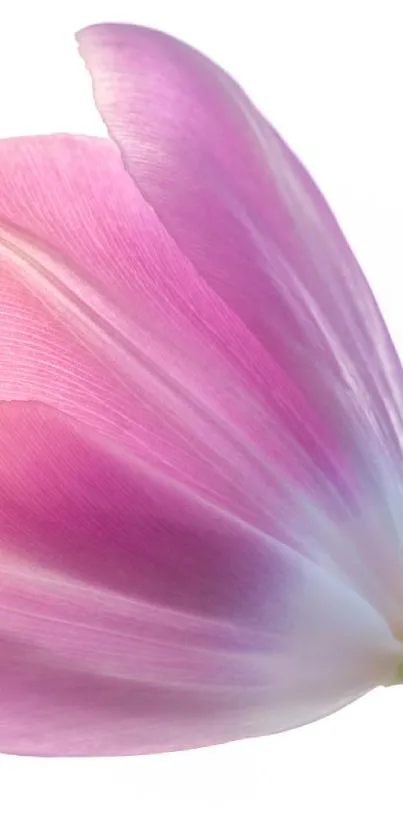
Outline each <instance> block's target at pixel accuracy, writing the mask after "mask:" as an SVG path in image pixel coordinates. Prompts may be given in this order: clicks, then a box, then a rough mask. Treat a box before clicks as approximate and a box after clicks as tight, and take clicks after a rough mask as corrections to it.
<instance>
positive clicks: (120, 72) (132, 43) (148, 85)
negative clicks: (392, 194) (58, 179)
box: [78, 24, 403, 457]
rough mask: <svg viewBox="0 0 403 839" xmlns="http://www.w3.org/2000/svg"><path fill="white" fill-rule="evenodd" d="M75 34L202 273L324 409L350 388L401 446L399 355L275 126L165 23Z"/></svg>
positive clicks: (163, 212) (128, 149)
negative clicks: (159, 27)
mask: <svg viewBox="0 0 403 839" xmlns="http://www.w3.org/2000/svg"><path fill="white" fill-rule="evenodd" d="M78 43H79V48H80V52H81V54H82V56H83V58H84V60H85V62H86V64H87V67H88V69H89V71H90V73H91V76H92V79H93V84H94V93H95V99H96V102H97V105H98V107H99V110H100V112H101V115H102V116H103V118H104V119H105V122H106V125H107V127H108V129H109V131H110V133H111V136H112V137H113V138H114V139H115V140H116V142H117V144H118V146H119V148H120V150H121V152H122V156H123V160H124V163H125V165H126V167H127V170H128V171H129V173H130V174H131V175H132V177H133V179H134V180H135V182H136V184H137V185H138V186H139V188H140V190H141V191H142V193H143V195H144V197H145V198H146V200H147V201H148V202H149V203H150V205H151V206H152V207H153V208H154V210H155V211H156V212H157V214H158V216H159V218H160V219H161V220H162V222H163V224H164V226H165V228H166V229H167V230H168V231H169V232H170V233H171V235H172V236H173V238H174V239H175V241H176V242H177V243H178V245H179V247H180V249H181V251H182V252H183V253H184V254H186V256H187V257H188V258H189V259H190V260H191V262H192V264H193V265H194V266H195V267H196V269H197V270H198V272H199V273H200V275H201V276H202V277H203V278H204V280H205V282H206V283H208V285H209V287H210V288H211V289H213V290H214V292H215V293H217V295H218V296H219V298H220V299H222V300H223V301H224V302H225V303H226V304H227V305H228V306H229V307H230V308H231V311H232V312H233V313H236V314H237V315H238V316H239V317H240V318H241V319H242V322H243V323H244V324H245V326H246V327H247V328H248V330H249V331H250V332H251V333H252V334H253V335H255V336H256V337H257V338H258V340H259V343H260V344H261V346H263V347H264V348H265V349H267V350H268V351H269V354H270V356H271V357H272V358H273V357H274V358H275V359H276V360H277V361H278V363H279V364H281V369H282V372H283V374H285V375H286V376H287V374H288V375H290V376H291V378H292V380H294V381H295V376H296V374H297V373H299V376H300V377H301V378H302V377H303V376H305V377H306V378H307V381H306V382H305V387H306V390H307V391H308V392H309V394H310V401H311V403H313V404H316V405H317V406H318V407H319V408H320V409H321V411H322V412H323V409H324V408H326V406H325V405H324V404H323V402H324V398H323V389H324V386H325V383H326V382H328V384H329V393H326V397H327V400H328V408H329V410H328V413H329V416H330V417H331V419H332V423H333V424H334V422H335V419H336V420H337V422H338V421H339V420H340V417H339V415H338V414H339V412H338V413H337V415H335V401H336V400H335V396H336V394H335V393H334V390H338V391H339V394H338V395H339V396H340V397H341V399H342V400H344V395H345V393H346V392H347V393H348V394H349V398H350V402H352V401H353V400H354V401H355V400H359V401H360V413H361V414H363V412H364V410H365V411H366V412H367V413H368V414H370V416H368V417H366V420H367V424H368V422H372V423H373V424H375V425H376V429H377V430H380V431H381V432H382V433H384V434H385V435H386V436H387V439H388V444H389V446H390V447H393V448H394V449H395V451H396V450H397V451H398V453H399V457H401V439H402V429H401V417H402V410H403V405H402V399H403V396H402V394H403V388H402V375H401V367H400V363H399V362H398V360H397V358H396V355H395V353H394V350H393V348H392V347H391V342H390V339H389V337H388V335H387V332H386V330H385V326H384V324H383V322H382V319H381V318H380V316H379V312H378V309H377V306H376V304H375V302H374V300H373V297H372V295H371V292H370V290H369V288H368V285H367V283H366V281H365V279H364V278H363V276H362V274H361V271H360V269H359V267H358V265H357V263H356V261H355V259H354V257H353V256H352V254H351V251H350V249H349V248H348V245H347V243H346V242H345V240H344V238H343V235H342V234H341V232H340V229H339V228H338V226H337V224H336V222H335V219H334V218H333V216H332V214H331V212H330V211H329V208H328V207H327V205H326V203H325V201H324V200H323V198H322V196H321V194H320V193H319V191H318V189H317V188H316V186H315V185H314V183H313V182H312V181H311V179H310V177H309V175H308V174H307V172H306V171H305V170H304V169H303V167H302V166H301V164H300V163H299V161H298V160H297V159H296V157H295V156H294V155H293V154H292V152H291V151H290V150H289V149H288V148H287V146H286V145H285V143H284V142H283V141H282V140H281V138H280V137H279V136H278V135H277V133H276V132H275V131H274V129H273V128H272V126H270V125H269V124H268V123H267V122H266V121H265V120H264V119H263V117H262V116H261V114H260V113H259V112H258V111H257V110H256V109H255V108H254V106H253V105H252V103H251V102H250V101H249V99H248V98H247V97H246V95H245V94H244V93H243V91H242V90H241V89H240V88H239V87H238V85H237V84H236V83H235V82H234V81H233V80H232V79H231V78H230V77H229V76H228V75H227V74H225V73H224V72H223V71H222V70H220V69H219V68H218V67H217V66H215V65H214V64H213V63H212V62H211V61H209V60H208V59H207V58H205V57H204V56H202V55H201V54H199V53H198V52H196V51H195V50H193V49H191V48H190V47H188V46H187V45H185V44H183V43H181V42H179V41H176V40H175V39H173V38H171V37H170V36H167V35H165V34H163V33H161V32H157V31H153V30H149V29H146V28H141V27H135V26H127V25H119V24H109V25H108V24H100V25H96V26H92V27H89V28H88V29H85V30H83V31H82V32H80V33H79V34H78ZM318 379H319V385H320V388H319V390H318ZM340 391H341V393H340ZM318 402H319V405H318ZM361 403H362V404H361ZM342 420H343V417H342ZM351 421H352V416H351V411H350V412H349V425H350V426H351ZM358 423H359V424H360V425H361V423H362V417H361V416H360V417H359V418H358ZM396 438H397V439H396Z"/></svg>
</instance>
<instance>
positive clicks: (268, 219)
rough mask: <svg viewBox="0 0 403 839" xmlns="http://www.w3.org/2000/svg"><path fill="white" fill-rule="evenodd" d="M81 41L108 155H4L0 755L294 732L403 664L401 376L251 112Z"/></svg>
mask: <svg viewBox="0 0 403 839" xmlns="http://www.w3.org/2000/svg"><path fill="white" fill-rule="evenodd" d="M78 41H79V47H80V51H81V53H82V55H83V57H84V58H85V61H86V63H87V66H88V68H89V70H90V72H91V74H92V78H93V82H94V90H95V98H96V101H97V104H98V107H99V109H100V112H101V114H102V116H103V117H104V119H105V121H106V124H107V126H108V128H109V130H110V134H111V137H112V139H111V140H98V139H95V138H84V137H70V136H52V137H36V138H21V139H12V140H6V141H1V142H0V272H1V287H0V397H1V400H2V401H1V407H0V541H1V545H2V553H1V561H0V584H1V594H0V647H1V649H0V662H1V664H2V671H1V673H2V680H1V695H0V749H1V750H3V751H6V752H17V753H24V754H38V755H104V754H105V755H106V754H134V753H144V752H153V751H163V750H170V749H180V748H191V747H197V746H202V745H209V744H213V743H218V742H223V741H225V740H229V739H235V738H240V737H247V736H257V735H262V734H268V733H272V732H276V731H281V730H283V729H286V728H291V727H293V726H297V725H301V724H304V723H306V722H309V721H312V720H314V719H317V718H318V717H320V716H323V715H325V714H327V713H330V712H331V711H333V710H336V709H337V708H339V707H341V706H342V705H344V704H346V703H347V702H349V701H352V700H353V699H355V698H357V697H358V696H360V695H361V694H363V693H364V692H365V691H367V690H370V689H371V688H372V687H375V686H376V685H378V684H388V683H389V682H392V681H393V679H394V677H395V673H396V671H397V666H398V663H399V660H400V658H401V645H400V643H399V642H398V641H397V640H396V638H397V637H399V635H400V634H401V629H402V627H401V617H400V615H401V603H402V602H403V571H402V561H401V546H402V525H401V515H400V511H401V503H402V452H401V440H402V421H401V417H402V393H403V388H402V374H401V368H400V363H399V361H398V359H397V357H396V354H395V352H394V349H393V347H392V345H391V342H390V339H389V336H388V333H387V331H386V328H385V326H384V323H383V321H382V318H381V316H380V314H379V310H378V308H377V306H376V303H375V302H374V300H373V297H372V294H371V292H370V290H369V288H368V286H367V284H366V281H365V279H364V278H363V276H362V274H361V272H360V269H359V267H358V265H357V263H356V262H355V260H354V257H353V256H352V254H351V252H350V250H349V248H348V246H347V244H346V242H345V240H344V238H343V236H342V234H341V232H340V230H339V228H338V226H337V224H336V222H335V220H334V218H333V217H332V215H331V213H330V211H329V209H328V208H327V206H326V204H325V202H324V200H323V198H322V197H321V196H320V194H319V192H318V191H317V189H316V187H315V186H314V184H313V183H312V181H311V180H310V179H309V176H308V175H307V173H306V172H305V170H304V169H303V168H302V167H301V164H300V163H299V162H298V161H297V160H296V158H295V157H294V156H293V155H292V153H291V152H290V151H289V150H288V148H287V147H286V146H285V144H284V143H283V141H282V140H281V139H280V138H279V136H278V135H277V134H276V133H275V132H274V130H273V129H272V128H271V126H270V125H268V124H267V123H266V122H265V120H264V119H263V117H262V116H261V115H260V114H259V113H258V112H257V111H256V110H255V109H254V107H253V106H252V104H251V103H250V102H249V100H248V99H247V98H246V97H245V94H244V93H243V92H242V91H241V90H240V88H238V86H237V85H236V84H235V83H234V82H233V81H232V80H231V79H230V78H229V77H227V76H226V75H225V74H224V73H223V72H222V71H221V70H219V69H218V68H217V67H215V66H214V65H213V64H212V63H211V62H209V61H208V60H207V59H206V58H204V57H203V56H201V55H199V54H198V53H196V52H195V51H193V50H191V49H190V48H189V47H186V46H185V45H183V44H180V43H179V42H177V41H175V40H173V39H172V38H169V37H168V36H165V35H162V34H161V33H158V32H153V31H150V30H146V29H140V28H137V27H130V26H117V25H102V26H101V25H100V26H95V27H91V28H89V29H87V30H85V31H83V32H81V33H80V34H79V36H78Z"/></svg>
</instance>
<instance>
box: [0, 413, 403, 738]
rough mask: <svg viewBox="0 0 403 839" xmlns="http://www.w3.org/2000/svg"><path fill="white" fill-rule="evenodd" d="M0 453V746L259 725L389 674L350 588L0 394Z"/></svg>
mask: <svg viewBox="0 0 403 839" xmlns="http://www.w3.org/2000/svg"><path fill="white" fill-rule="evenodd" d="M22 442H23V445H21V443H22ZM0 451H1V459H0V487H1V505H0V533H1V541H2V563H1V567H0V579H1V592H2V593H1V601H0V602H1V608H0V637H1V657H2V658H1V660H2V693H1V699H0V708H1V724H0V748H1V750H2V751H6V752H17V753H19V754H37V755H58V754H63V755H107V754H133V753H141V752H151V751H162V750H164V751H165V750H170V749H178V748H188V747H194V746H201V745H209V744H212V743H216V742H221V741H223V740H226V739H231V738H234V737H247V736H252V735H258V734H264V733H268V732H270V731H277V730H281V729H282V728H284V727H289V726H292V725H298V724H301V723H302V722H308V721H310V720H311V719H314V718H316V716H320V715H322V714H323V713H328V712H330V711H331V710H335V708H337V707H339V706H340V705H342V704H344V703H345V702H348V701H350V700H351V699H353V698H356V696H357V695H359V694H360V693H362V692H364V691H365V690H366V689H369V688H370V687H372V686H373V685H374V684H376V680H377V679H381V680H382V679H388V678H389V675H390V673H391V672H393V667H394V665H395V664H396V660H397V654H398V652H399V646H398V645H397V644H396V643H393V640H392V638H391V636H390V634H389V631H388V629H387V627H386V625H385V624H384V623H383V622H382V619H381V618H380V617H379V616H378V615H377V614H376V612H374V611H373V610H372V609H371V608H370V607H369V605H368V604H367V603H365V602H364V601H363V600H362V599H360V598H359V597H358V596H357V595H356V594H355V593H354V592H353V591H350V590H349V588H348V587H345V586H344V585H343V584H342V583H341V582H340V581H337V579H334V578H332V576H331V575H329V574H327V573H325V572H321V571H320V570H318V569H315V568H314V566H313V565H312V564H311V563H310V562H307V561H306V560H304V558H303V557H300V556H298V555H296V554H294V553H293V552H292V551H291V550H290V549H287V548H286V547H285V546H284V545H281V544H279V543H276V542H275V541H274V540H273V539H270V538H269V537H266V536H265V535H264V534H263V533H259V532H258V531H255V530H253V529H251V528H249V527H248V526H246V525H245V524H244V523H243V522H241V521H239V520H237V519H235V518H234V517H232V516H230V515H228V514H227V513H225V512H224V511H222V510H220V509H218V508H214V507H213V506H211V505H208V504H205V503H203V502H202V501H201V499H200V498H199V497H198V496H196V495H194V494H192V493H191V492H189V491H186V490H184V489H183V487H180V486H178V485H175V484H173V483H172V482H170V481H167V480H166V479H163V478H162V476H161V475H160V474H156V473H155V472H154V471H153V470H152V469H149V468H147V467H146V466H145V465H144V464H141V463H139V462H136V461H133V460H131V459H130V458H129V457H127V452H126V453H123V452H120V451H119V450H118V449H117V448H115V449H114V448H111V447H109V446H108V445H106V444H105V442H104V441H103V442H102V441H101V440H100V439H99V438H98V436H97V434H96V433H95V432H94V433H90V432H88V430H87V429H85V428H83V427H80V424H77V423H75V422H74V421H72V420H69V419H67V418H66V416H64V415H63V413H61V412H58V411H55V410H53V409H50V408H48V407H46V406H43V405H40V404H37V403H27V402H25V403H24V402H20V403H18V402H13V403H9V404H8V405H7V404H4V405H3V406H2V408H1V411H0ZM319 661H320V668H318V662H319Z"/></svg>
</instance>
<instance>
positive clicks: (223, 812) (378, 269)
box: [0, 0, 403, 839]
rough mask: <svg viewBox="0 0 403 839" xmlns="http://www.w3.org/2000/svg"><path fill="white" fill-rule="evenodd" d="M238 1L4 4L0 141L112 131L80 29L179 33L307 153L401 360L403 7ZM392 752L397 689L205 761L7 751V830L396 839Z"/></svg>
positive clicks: (402, 692) (400, 751)
mask: <svg viewBox="0 0 403 839" xmlns="http://www.w3.org/2000/svg"><path fill="white" fill-rule="evenodd" d="M65 6H66V7H68V8H65ZM234 6H235V3H234V0H228V2H226V0H200V3H199V4H195V2H194V0H187V2H180V0H143V2H142V3H140V2H128V0H70V2H69V0H67V2H66V3H63V2H61V0H53V2H51V0H48V2H46V0H14V2H11V3H10V0H9V2H8V3H7V4H5V6H4V8H3V7H1V9H2V10H0V137H1V136H3V137H4V136H8V135H15V134H34V133H43V132H50V131H71V132H80V133H104V131H103V126H102V123H100V120H99V118H98V117H97V114H96V111H95V108H94V105H93V103H92V99H91V90H90V84H89V80H88V78H87V77H86V73H85V70H84V68H83V65H82V64H81V61H80V60H79V58H78V57H77V55H76V51H75V45H74V39H73V33H74V31H75V30H76V29H78V28H80V27H81V26H84V25H86V24H89V23H93V22H96V21H101V20H121V21H128V22H133V23H142V24H147V25H151V26H157V27H158V28H161V29H165V30H167V31H169V32H171V33H173V34H175V35H178V36H180V37H182V38H184V39H185V40H187V41H189V42H191V43H193V44H194V45H195V46H198V47H199V48H201V49H202V50H204V51H205V52H206V53H207V54H209V55H210V56H211V57H212V58H214V59H215V60H217V61H218V62H219V63H221V64H222V65H224V66H225V67H226V69H228V70H230V71H231V72H232V74H233V75H235V76H236V78H237V79H238V81H240V82H241V83H242V84H243V86H244V87H245V88H246V89H247V91H248V93H249V94H250V96H251V97H252V98H253V99H254V100H255V102H256V103H257V104H258V105H259V106H260V108H261V109H262V110H263V111H264V112H265V114H266V115H267V116H268V118H269V119H270V120H271V121H272V122H273V123H274V124H275V125H276V127H277V128H278V129H279V130H280V131H281V133H282V134H283V135H284V137H285V138H286V139H287V141H288V142H289V143H290V144H291V146H292V147H293V148H294V150H295V151H296V152H297V153H298V154H299V156H300V157H302V159H303V160H304V162H305V163H306V165H307V166H308V168H309V169H310V171H311V173H312V174H313V175H314V177H315V179H316V180H317V181H318V183H319V185H320V186H321V188H322V189H323V191H324V192H325V194H326V196H327V198H328V199H329V201H330V203H331V205H332V207H333V209H334V210H335V212H336V214H337V216H338V218H339V221H340V223H341V225H342V227H343V229H344V231H345V233H346V235H347V237H348V239H349V241H350V243H351V244H352V246H353V249H354V250H355V252H356V254H357V256H358V258H359V260H360V261H361V264H362V265H363V267H364V269H365V271H366V273H367V276H368V279H369V280H370V282H371V284H372V286H373V288H374V290H375V293H376V295H377V297H378V300H379V302H380V304H381V307H382V309H383V311H384V313H385V316H386V319H387V322H388V324H389V327H390V329H391V332H392V334H393V337H394V339H395V341H396V344H397V346H398V349H400V351H401V352H403V330H402V326H403V312H402V303H403V297H402V279H403V248H402V242H403V236H402V231H403V162H402V161H403V156H402V152H403V118H402V101H403V97H402V86H403V49H402V41H403V23H402V22H400V14H402V15H403V9H402V6H401V0H383V1H382V2H380V0H378V2H375V1H374V0H316V2H315V0H244V2H241V3H240V4H239V6H237V10H234V8H233V7H234ZM399 12H400V13H399ZM402 622H403V603H402ZM0 689H1V662H0ZM0 707H1V702H0ZM402 755H403V689H402V688H395V689H393V690H389V691H379V692H376V693H374V694H372V695H371V696H368V697H367V698H366V699H364V700H362V701H361V702H359V703H357V704H356V705H354V706H352V707H351V708H349V709H347V710H345V711H343V712H341V713H339V714H338V715H336V716H334V717H332V718H330V719H328V720H325V721H322V722H320V723H317V724H316V725H314V726H309V727H307V728H305V729H303V730H300V731H297V732H292V733H289V734H286V735H281V736H277V737H273V738H267V739H261V740H256V741H253V742H247V743H237V744H232V745H229V746H225V747H219V748H215V749H206V750H200V751H196V752H188V753H184V754H175V755H163V756H158V757H150V758H124V759H119V760H87V761H77V760H69V761H63V760H49V759H47V760H46V759H45V760H38V759H26V758H12V757H5V756H4V757H0V834H1V836H2V837H4V839H15V838H16V837H18V839H20V837H24V839H25V837H35V836H38V837H41V839H65V837H75V839H84V837H85V839H92V837H94V839H95V837H96V839H104V837H114V839H115V837H116V839H127V837H136V839H137V837H138V839H151V837H153V839H154V837H161V839H165V837H169V836H172V837H175V839H199V837H207V836H208V837H209V839H210V837H211V839H216V837H217V839H218V837H220V839H226V838H227V837H230V838H231V839H238V837H239V839H240V837H248V839H249V837H251V839H263V837H264V839H269V837H270V839H271V837H273V839H286V837H287V839H288V837H289V838H290V839H291V837H292V838H293V837H296V836H298V835H299V834H300V833H303V834H304V833H306V834H307V835H308V836H309V837H310V839H325V838H326V839H333V837H340V836H342V837H343V839H350V837H351V839H353V837H354V839H361V837H366V839H367V838H368V839H371V837H385V838H386V839H394V837H401V835H402V799H403V784H402Z"/></svg>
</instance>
